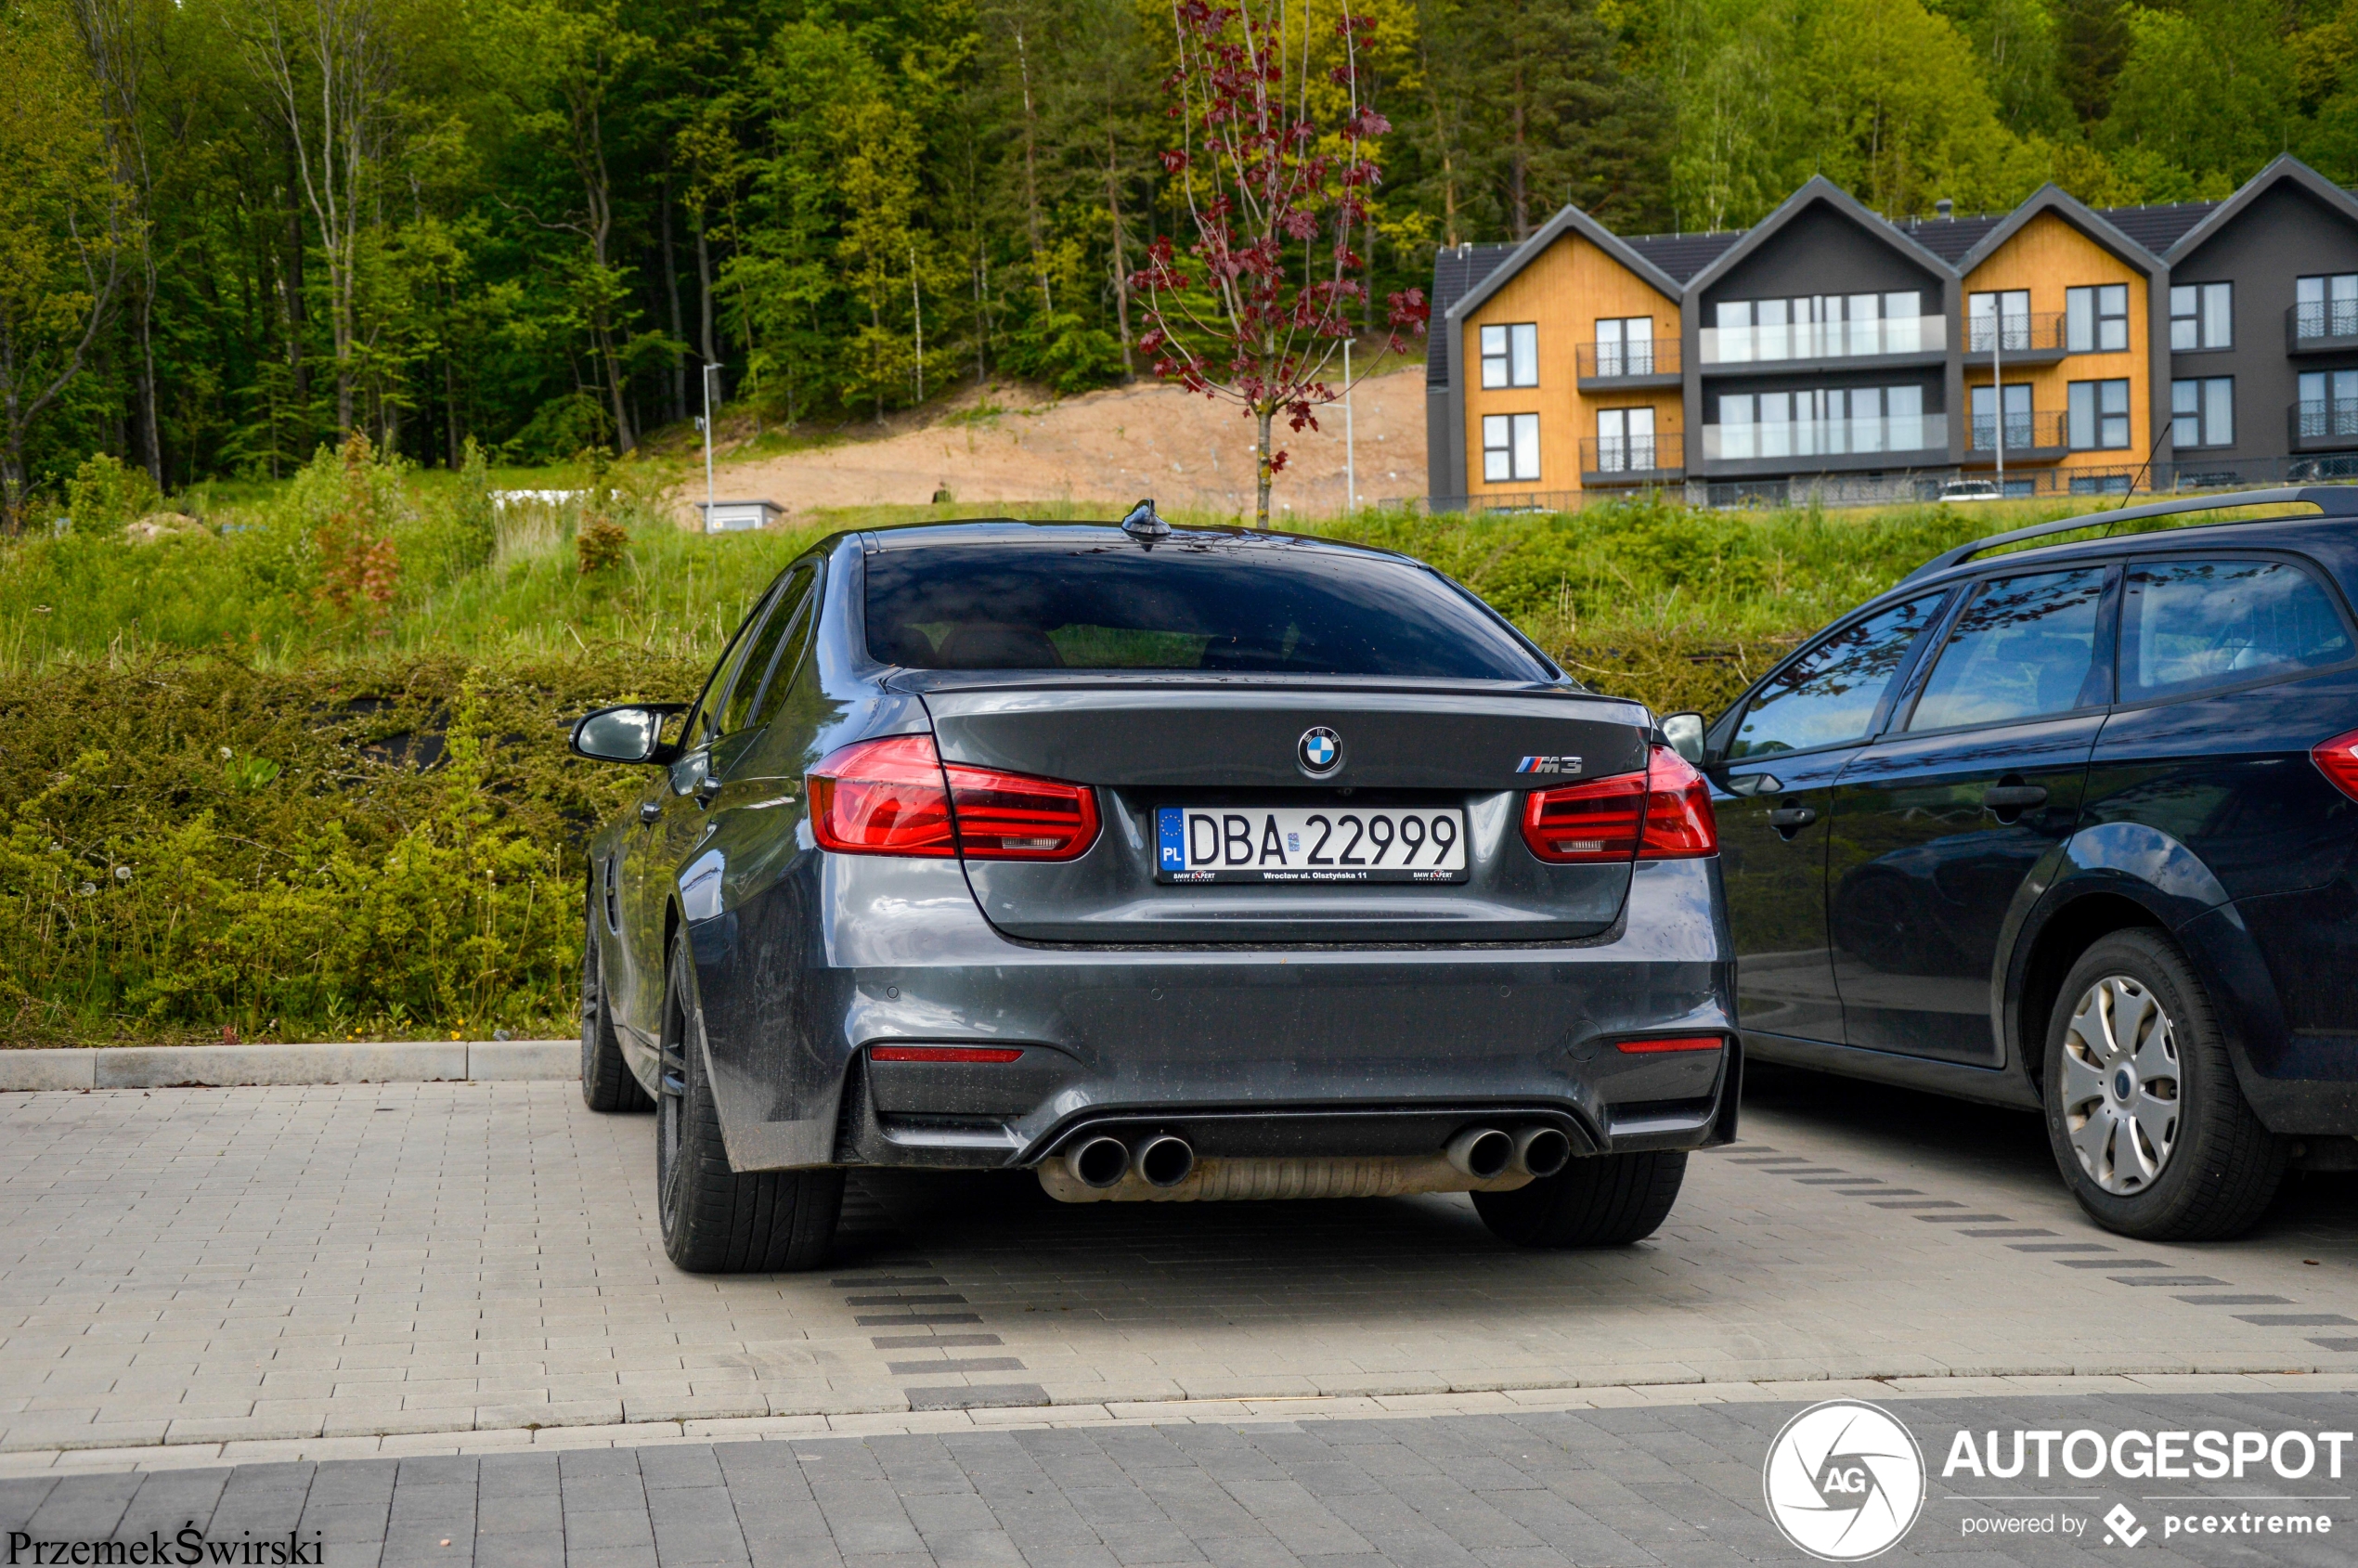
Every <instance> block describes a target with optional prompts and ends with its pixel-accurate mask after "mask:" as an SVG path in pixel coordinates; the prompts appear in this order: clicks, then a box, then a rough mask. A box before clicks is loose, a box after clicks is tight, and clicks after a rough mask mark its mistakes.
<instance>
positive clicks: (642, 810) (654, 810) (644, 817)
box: [639, 800, 663, 827]
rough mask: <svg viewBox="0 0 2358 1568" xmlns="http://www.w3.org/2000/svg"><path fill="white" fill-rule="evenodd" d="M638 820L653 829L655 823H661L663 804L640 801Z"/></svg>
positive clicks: (657, 801) (658, 801)
mask: <svg viewBox="0 0 2358 1568" xmlns="http://www.w3.org/2000/svg"><path fill="white" fill-rule="evenodd" d="M639 820H640V821H641V822H642V823H646V824H647V825H648V826H649V827H653V826H654V825H655V823H658V822H661V821H662V820H663V802H662V801H660V800H642V801H641V802H640V803H639Z"/></svg>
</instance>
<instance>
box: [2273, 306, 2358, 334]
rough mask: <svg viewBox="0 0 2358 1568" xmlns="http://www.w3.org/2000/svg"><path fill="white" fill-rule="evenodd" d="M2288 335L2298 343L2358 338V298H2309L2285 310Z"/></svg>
mask: <svg viewBox="0 0 2358 1568" xmlns="http://www.w3.org/2000/svg"><path fill="white" fill-rule="evenodd" d="M2285 337H2286V340H2287V342H2290V343H2310V342H2315V341H2321V340H2327V339H2333V338H2358V300H2309V301H2306V302H2304V303H2302V304H2300V305H2294V306H2293V307H2292V308H2291V309H2289V310H2287V311H2286V312H2285Z"/></svg>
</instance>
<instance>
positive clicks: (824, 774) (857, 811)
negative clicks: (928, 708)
mask: <svg viewBox="0 0 2358 1568" xmlns="http://www.w3.org/2000/svg"><path fill="white" fill-rule="evenodd" d="M810 832H811V836H813V837H815V838H817V839H818V840H819V845H820V847H821V848H822V849H833V850H836V852H838V853H841V854H847V855H939V856H949V855H954V854H958V853H960V852H962V851H963V852H964V853H965V856H966V857H967V858H968V859H969V860H978V861H1069V860H1072V859H1074V858H1076V857H1078V856H1079V855H1081V854H1082V852H1083V851H1085V850H1086V849H1088V848H1089V846H1090V845H1091V844H1093V843H1095V842H1096V837H1097V794H1096V791H1095V790H1093V789H1091V788H1090V787H1089V786H1088V785H1086V784H1066V783H1064V782H1062V781H1061V780H1057V779H1035V778H1032V777H1030V775H1029V774H1025V773H1003V772H998V771H993V770H991V769H988V768H969V767H967V766H965V764H963V763H956V762H952V763H951V764H949V765H948V766H947V767H945V766H943V764H942V761H941V757H940V754H939V752H937V751H936V750H935V749H934V744H933V737H932V736H931V735H889V736H887V737H886V738H885V739H883V740H875V741H862V742H860V743H858V744H857V745H848V746H845V747H843V748H842V749H841V750H839V751H834V752H830V753H829V754H828V755H827V757H826V758H825V759H824V760H823V761H822V762H821V763H820V764H819V766H817V767H816V768H813V769H812V770H811V771H810Z"/></svg>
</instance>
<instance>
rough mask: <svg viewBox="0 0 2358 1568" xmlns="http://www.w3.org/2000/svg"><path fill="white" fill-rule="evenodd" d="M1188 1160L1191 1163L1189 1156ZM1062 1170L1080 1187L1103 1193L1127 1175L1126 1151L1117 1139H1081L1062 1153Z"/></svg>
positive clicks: (1127, 1154)
mask: <svg viewBox="0 0 2358 1568" xmlns="http://www.w3.org/2000/svg"><path fill="white" fill-rule="evenodd" d="M1188 1160H1189V1163H1191V1164H1192V1163H1193V1162H1194V1157H1193V1156H1192V1155H1190V1156H1189V1157H1188ZM1065 1169H1066V1170H1068V1171H1069V1172H1071V1173H1072V1179H1073V1180H1074V1181H1077V1182H1079V1183H1080V1184H1081V1185H1082V1186H1089V1187H1095V1188H1097V1189H1098V1190H1099V1191H1103V1190H1104V1189H1105V1188H1107V1187H1109V1186H1114V1185H1115V1184H1116V1183H1118V1182H1120V1181H1121V1178H1122V1177H1123V1176H1125V1175H1128V1174H1129V1173H1130V1150H1129V1148H1128V1147H1125V1146H1124V1145H1123V1143H1122V1141H1121V1139H1120V1138H1108V1137H1104V1136H1098V1137H1095V1138H1083V1139H1082V1140H1081V1142H1079V1143H1077V1144H1075V1145H1073V1146H1072V1147H1071V1148H1069V1149H1068V1150H1066V1151H1065Z"/></svg>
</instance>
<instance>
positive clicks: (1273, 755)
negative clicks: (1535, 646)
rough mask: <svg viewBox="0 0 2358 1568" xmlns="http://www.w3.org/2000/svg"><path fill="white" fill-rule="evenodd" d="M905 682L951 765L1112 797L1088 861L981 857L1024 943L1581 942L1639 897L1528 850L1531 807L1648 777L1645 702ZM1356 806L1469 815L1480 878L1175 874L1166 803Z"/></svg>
mask: <svg viewBox="0 0 2358 1568" xmlns="http://www.w3.org/2000/svg"><path fill="white" fill-rule="evenodd" d="M902 679H903V680H908V681H909V683H910V684H911V685H913V687H915V688H916V689H918V690H920V691H921V692H922V693H923V696H924V700H925V703H926V707H927V709H928V710H929V711H930V713H931V715H932V719H933V724H934V732H935V739H936V743H937V744H938V745H939V748H940V752H941V756H942V759H943V760H944V761H945V762H960V763H967V764H971V765H973V766H976V767H982V768H993V769H1002V770H1005V771H1011V772H1019V773H1032V774H1038V775H1042V776H1044V777H1049V778H1056V779H1065V780H1069V781H1072V782H1074V783H1078V784H1090V785H1093V786H1095V788H1096V791H1097V797H1098V808H1099V811H1100V813H1101V815H1102V817H1103V819H1104V826H1103V828H1102V829H1101V830H1100V832H1099V835H1098V837H1097V840H1096V842H1095V845H1093V846H1092V848H1091V849H1089V851H1088V852H1087V853H1086V854H1084V855H1082V857H1081V858H1080V859H1078V860H1075V861H1069V862H1006V861H975V860H969V861H967V862H965V864H966V875H967V880H968V882H969V884H970V885H971V886H972V888H973V889H974V894H975V898H976V900H977V901H978V903H979V904H980V905H981V908H982V911H983V913H984V914H985V916H986V917H987V918H989V919H990V921H991V924H992V925H993V926H995V927H998V928H999V929H1000V930H1001V931H1003V932H1004V933H1005V934H1006V935H1008V936H1010V937H1014V938H1017V939H1018V940H1029V941H1043V942H1059V943H1077V944H1087V945H1108V946H1131V945H1153V944H1180V945H1199V944H1206V943H1219V944H1249V945H1253V946H1269V945H1283V944H1304V943H1311V944H1332V943H1351V944H1364V943H1392V942H1414V943H1431V942H1444V943H1449V942H1490V941H1507V942H1548V941H1574V940H1583V939H1586V938H1589V937H1594V936H1597V935H1599V934H1600V933H1602V932H1604V931H1606V930H1608V929H1609V928H1611V927H1612V926H1613V922H1614V920H1615V919H1616V918H1617V917H1618V915H1619V914H1620V910H1621V906H1622V902H1623V901H1624V899H1625V898H1626V894H1627V891H1628V887H1629V878H1630V875H1631V871H1632V865H1631V863H1630V862H1614V863H1608V864H1590V865H1551V864H1547V863H1544V862H1541V861H1539V860H1538V859H1537V858H1536V857H1535V856H1534V855H1533V854H1532V853H1531V852H1530V850H1529V849H1527V848H1525V846H1524V844H1523V842H1522V832H1521V820H1522V796H1523V793H1524V792H1525V791H1528V790H1530V789H1532V788H1535V787H1543V786H1545V785H1546V784H1550V783H1566V782H1570V781H1571V779H1573V778H1599V777H1604V776H1607V775H1611V774H1614V773H1626V772H1632V771H1637V770H1639V769H1640V768H1642V767H1644V766H1645V756H1646V735H1647V732H1648V729H1649V727H1650V718H1649V716H1648V714H1647V713H1646V710H1645V709H1644V708H1643V707H1642V706H1639V704H1636V703H1633V702H1626V701H1623V700H1621V699H1617V698H1610V697H1599V696H1594V695H1590V694H1587V693H1578V692H1570V691H1565V690H1562V689H1561V688H1554V687H1538V686H1514V685H1508V684H1505V683H1498V684H1493V685H1487V686H1469V685H1467V684H1466V683H1463V682H1448V681H1399V680H1346V679H1337V678H1316V679H1304V678H1285V677H1256V678H1236V677H1232V678H1227V679H1217V680H1206V679H1205V678H1203V677H1201V676H1196V677H1173V676H1151V677H1140V676H1108V677H1097V678H1075V677H1073V676H1070V675H1065V676H1057V677H1043V678H1031V679H1022V680H1010V679H1009V678H1007V677H1005V676H995V677H991V678H989V679H981V678H978V677H977V676H976V675H971V674H968V675H952V674H948V673H947V672H945V673H944V674H941V675H933V676H923V677H917V678H915V679H914V680H911V679H910V678H908V677H903V678H902ZM1314 729H1325V730H1328V731H1330V732H1333V734H1334V736H1336V737H1337V738H1338V740H1339V743H1340V746H1341V758H1340V761H1339V762H1338V763H1337V764H1336V765H1335V767H1334V769H1333V771H1332V772H1331V773H1330V774H1328V775H1327V776H1325V777H1313V776H1311V775H1310V774H1309V773H1308V772H1306V771H1305V769H1304V766H1303V764H1302V760H1301V758H1300V748H1301V746H1302V741H1303V737H1304V735H1305V733H1306V732H1309V731H1312V730H1314ZM1528 758H1541V759H1547V760H1546V761H1545V762H1543V763H1540V764H1538V765H1536V766H1535V765H1534V764H1533V763H1531V762H1527V761H1526V759H1528ZM1571 759H1576V761H1575V760H1571ZM1354 806H1357V807H1359V808H1361V809H1363V810H1366V809H1373V808H1378V807H1393V808H1397V809H1413V810H1448V809H1451V808H1454V809H1457V810H1462V811H1463V812H1464V813H1465V831H1466V851H1467V852H1466V876H1465V880H1463V881H1462V882H1449V883H1373V884H1369V883H1358V884H1346V885H1341V886H1333V885H1323V884H1292V883H1289V884H1283V885H1237V884H1232V883H1214V884H1173V883H1169V882H1158V881H1157V880H1156V860H1157V853H1158V834H1157V820H1156V814H1157V811H1158V810H1159V809H1160V808H1164V807H1179V808H1204V809H1211V808H1218V809H1221V810H1224V811H1237V812H1242V813H1245V814H1247V815H1248V816H1250V812H1251V810H1252V809H1253V808H1255V807H1260V808H1269V809H1282V808H1305V807H1306V808H1315V809H1323V810H1336V811H1341V810H1350V809H1352V808H1353V807H1354ZM1254 820H1255V821H1256V822H1257V821H1258V820H1259V819H1254Z"/></svg>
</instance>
